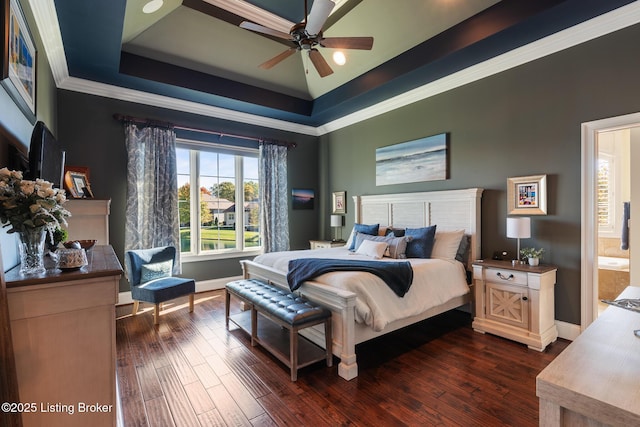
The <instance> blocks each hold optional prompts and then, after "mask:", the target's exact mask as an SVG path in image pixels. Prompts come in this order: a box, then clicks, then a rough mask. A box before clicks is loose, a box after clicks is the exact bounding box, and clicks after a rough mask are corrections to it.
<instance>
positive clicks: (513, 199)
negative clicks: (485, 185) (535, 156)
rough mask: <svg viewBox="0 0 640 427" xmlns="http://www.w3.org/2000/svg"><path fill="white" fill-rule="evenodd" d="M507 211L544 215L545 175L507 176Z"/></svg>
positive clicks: (516, 213)
mask: <svg viewBox="0 0 640 427" xmlns="http://www.w3.org/2000/svg"><path fill="white" fill-rule="evenodd" d="M507 212H508V213H509V215H546V214H547V175H532V176H519V177H515V178H508V179H507Z"/></svg>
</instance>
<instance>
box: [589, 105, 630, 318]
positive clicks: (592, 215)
mask: <svg viewBox="0 0 640 427" xmlns="http://www.w3.org/2000/svg"><path fill="white" fill-rule="evenodd" d="M622 130H627V131H628V133H629V138H630V147H634V144H633V141H638V142H636V144H635V147H640V145H638V143H640V113H634V114H629V115H625V116H619V117H613V118H609V119H603V120H598V121H594V122H588V123H583V124H582V211H581V212H582V213H581V237H582V238H581V240H582V244H581V324H580V328H581V330H584V329H585V328H586V327H587V326H589V325H590V324H591V323H592V322H593V321H594V320H595V319H596V318H597V316H598V302H599V297H598V247H599V245H598V224H599V213H600V211H599V209H598V201H599V200H598V184H599V180H598V159H599V154H598V139H599V137H602V136H604V135H607V136H610V135H615V134H616V131H622ZM611 132H613V133H611ZM621 134H622V133H621ZM634 151H635V150H634ZM633 155H634V152H633V151H632V152H631V153H630V156H631V157H633ZM634 174H635V173H634V171H633V168H631V176H630V181H633V180H634V178H635V179H640V173H639V174H638V177H636V176H635V175H634ZM635 182H638V181H637V180H636V181H635ZM619 191H620V190H619ZM635 192H636V193H638V190H637V189H636V190H635ZM633 196H634V194H633V190H630V192H629V199H630V200H631V199H632V198H633ZM636 200H640V197H636ZM638 205H640V203H635V204H633V203H631V211H630V212H631V216H633V213H634V210H635V211H636V212H638V214H637V215H635V217H636V218H638V217H640V206H638ZM632 230H633V229H632V228H630V229H629V231H630V232H631V233H633V232H632ZM631 237H632V235H631ZM631 237H630V240H631ZM636 241H640V240H636ZM629 253H630V250H629ZM636 258H638V257H636ZM629 259H630V272H631V273H630V274H631V275H630V283H634V282H633V280H634V273H633V271H634V270H635V271H636V273H637V272H638V271H640V270H638V268H635V269H634V268H633V265H634V264H637V265H638V264H640V260H638V259H636V261H635V263H634V261H633V259H632V258H631V257H630V256H629ZM639 266H640V265H639Z"/></svg>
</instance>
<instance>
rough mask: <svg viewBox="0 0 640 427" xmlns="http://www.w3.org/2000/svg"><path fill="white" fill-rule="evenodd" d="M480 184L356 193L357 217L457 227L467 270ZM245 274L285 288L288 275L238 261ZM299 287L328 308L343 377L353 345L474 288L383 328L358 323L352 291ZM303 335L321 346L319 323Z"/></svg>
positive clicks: (455, 303)
mask: <svg viewBox="0 0 640 427" xmlns="http://www.w3.org/2000/svg"><path fill="white" fill-rule="evenodd" d="M482 191H483V190H482V189H481V188H469V189H463V190H447V191H432V192H422V193H400V194H384V195H372V196H354V197H353V199H354V201H355V222H356V223H360V224H380V225H381V226H383V225H387V226H393V227H403V228H405V227H411V228H418V227H425V226H429V225H432V224H437V230H459V229H461V228H463V229H464V230H465V233H466V234H468V235H470V236H471V248H470V256H469V265H468V266H467V269H468V270H471V265H470V264H471V263H472V262H473V261H474V260H475V259H478V258H479V256H480V202H481V198H482ZM241 264H242V268H243V271H244V277H245V278H249V277H253V278H260V279H263V280H266V281H268V282H270V283H272V284H274V285H276V286H279V287H282V288H284V289H286V290H288V289H289V287H288V285H287V278H286V276H285V275H284V274H282V273H281V272H279V271H277V270H275V269H273V268H270V267H266V266H264V265H260V264H257V263H255V262H253V261H248V260H247V261H241ZM298 292H299V293H300V294H302V295H304V297H306V298H307V299H309V300H310V301H313V302H316V303H318V304H320V305H323V306H325V307H327V308H329V309H330V310H331V311H332V313H333V314H332V325H333V327H332V331H333V354H334V355H335V356H337V357H339V358H340V364H339V365H338V375H340V376H341V377H342V378H344V379H346V380H350V379H353V378H355V377H356V376H357V375H358V365H357V363H356V352H355V347H356V344H359V343H362V342H364V341H368V340H370V339H372V338H375V337H379V336H381V335H384V334H386V333H389V332H392V331H395V330H397V329H400V328H403V327H405V326H408V325H411V324H413V323H416V322H420V321H422V320H425V319H428V318H429V317H433V316H435V315H437V314H440V313H444V312H445V311H449V310H451V309H454V308H457V307H460V306H462V305H464V304H467V303H469V302H471V299H472V296H473V291H471V292H470V293H468V294H466V295H463V296H461V297H458V298H454V299H452V300H450V301H448V302H446V303H445V304H443V305H440V306H437V307H434V308H432V309H430V310H428V311H426V312H424V313H422V314H420V315H418V316H413V317H410V318H407V319H402V320H399V321H395V322H393V323H391V324H389V325H388V326H387V327H386V328H385V329H384V330H383V331H380V332H376V331H374V330H373V329H371V328H370V327H368V326H366V325H363V324H360V323H356V321H355V300H356V295H355V294H354V293H352V292H348V291H344V290H340V289H336V288H331V287H328V286H326V285H321V284H318V283H316V282H313V281H308V282H305V283H304V284H303V285H302V286H301V287H300V289H299V290H298ZM303 335H304V336H305V337H307V338H309V339H310V340H311V341H313V342H315V343H316V344H318V345H319V346H321V347H323V348H324V332H323V330H322V328H307V329H305V331H304V333H303Z"/></svg>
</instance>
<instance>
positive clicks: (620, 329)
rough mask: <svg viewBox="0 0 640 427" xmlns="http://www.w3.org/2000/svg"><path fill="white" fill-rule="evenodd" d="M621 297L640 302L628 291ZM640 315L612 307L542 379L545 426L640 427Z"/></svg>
mask: <svg viewBox="0 0 640 427" xmlns="http://www.w3.org/2000/svg"><path fill="white" fill-rule="evenodd" d="M620 298H640V287H631V286H630V287H628V288H627V289H625V290H624V292H622V294H620V296H619V297H618V298H617V299H620ZM636 329H640V313H637V312H633V311H629V310H625V309H622V308H618V307H608V308H607V309H606V310H605V311H604V312H603V313H602V314H601V315H600V317H598V319H596V321H595V322H593V323H592V324H591V325H590V326H589V327H588V328H587V329H585V331H584V332H583V333H582V334H581V335H580V336H579V337H578V338H577V339H576V340H575V341H574V342H572V343H571V344H570V345H569V346H568V347H567V348H566V349H565V350H564V351H563V352H562V353H560V355H559V356H558V357H556V358H555V359H554V360H553V362H551V363H550V364H549V365H548V366H547V367H546V368H545V369H544V370H543V371H542V372H541V373H540V374H539V375H538V377H537V379H536V390H537V395H538V398H539V399H540V426H545V427H551V426H590V427H595V426H638V425H640V385H639V384H640V383H639V381H640V338H638V337H637V336H635V335H634V330H636Z"/></svg>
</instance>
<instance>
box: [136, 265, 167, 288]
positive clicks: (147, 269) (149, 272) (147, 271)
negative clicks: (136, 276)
mask: <svg viewBox="0 0 640 427" xmlns="http://www.w3.org/2000/svg"><path fill="white" fill-rule="evenodd" d="M172 268H173V262H172V261H171V260H167V261H162V262H156V263H153V264H143V265H142V268H141V270H140V283H141V284H142V283H146V282H150V281H151V280H155V279H161V278H163V277H171V269H172Z"/></svg>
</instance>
